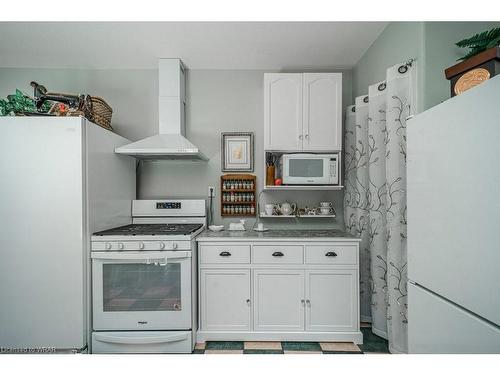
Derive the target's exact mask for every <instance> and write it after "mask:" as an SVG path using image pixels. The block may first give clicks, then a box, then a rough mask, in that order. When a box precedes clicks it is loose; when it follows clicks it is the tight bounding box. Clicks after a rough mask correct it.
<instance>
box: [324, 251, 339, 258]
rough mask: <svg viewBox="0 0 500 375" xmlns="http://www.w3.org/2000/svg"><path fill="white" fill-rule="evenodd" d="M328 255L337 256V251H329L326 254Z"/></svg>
mask: <svg viewBox="0 0 500 375" xmlns="http://www.w3.org/2000/svg"><path fill="white" fill-rule="evenodd" d="M325 256H326V257H336V256H337V253H336V252H335V251H329V252H327V253H326V254H325Z"/></svg>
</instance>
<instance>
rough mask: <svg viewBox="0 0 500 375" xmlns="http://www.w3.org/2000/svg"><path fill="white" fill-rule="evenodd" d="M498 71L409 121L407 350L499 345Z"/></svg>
mask: <svg viewBox="0 0 500 375" xmlns="http://www.w3.org/2000/svg"><path fill="white" fill-rule="evenodd" d="M499 98H500V76H498V77H495V78H492V79H490V80H489V81H487V82H485V83H483V84H481V85H480V86H477V87H475V88H473V89H470V90H469V91H467V92H465V93H463V94H461V95H459V96H456V97H454V98H452V99H450V100H447V101H446V102H444V103H442V104H440V105H438V106H436V107H433V108H431V109H429V110H427V111H425V112H423V113H421V114H419V115H417V116H415V117H414V118H412V119H411V120H409V121H408V122H407V137H408V138H407V139H408V149H407V150H408V154H407V157H408V160H407V161H408V170H407V173H408V191H407V197H408V216H407V219H408V278H409V283H408V346H409V352H410V353H500V101H499Z"/></svg>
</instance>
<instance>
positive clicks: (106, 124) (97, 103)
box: [85, 96, 113, 130]
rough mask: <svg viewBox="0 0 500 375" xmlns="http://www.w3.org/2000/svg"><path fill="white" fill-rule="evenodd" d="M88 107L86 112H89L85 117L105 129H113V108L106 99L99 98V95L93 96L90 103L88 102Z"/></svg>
mask: <svg viewBox="0 0 500 375" xmlns="http://www.w3.org/2000/svg"><path fill="white" fill-rule="evenodd" d="M86 107H87V108H86V111H85V112H87V113H86V116H85V117H87V118H88V119H89V120H90V121H92V122H94V123H96V124H97V125H99V126H102V127H103V128H105V129H109V130H113V128H112V127H111V116H112V115H113V109H112V108H111V107H110V106H109V104H108V103H106V101H105V100H104V99H102V98H99V97H98V96H91V97H90V105H89V103H87V105H86ZM89 107H90V108H89Z"/></svg>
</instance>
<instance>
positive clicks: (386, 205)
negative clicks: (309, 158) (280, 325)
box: [344, 64, 415, 353]
mask: <svg viewBox="0 0 500 375" xmlns="http://www.w3.org/2000/svg"><path fill="white" fill-rule="evenodd" d="M414 71H415V68H414V67H412V66H411V64H398V65H395V66H393V67H391V68H389V69H388V70H387V76H386V80H385V81H383V82H379V83H377V84H374V85H372V86H370V87H369V88H368V95H367V96H360V97H357V98H356V101H355V105H353V106H349V107H347V115H346V131H345V165H346V170H345V172H346V178H345V186H346V190H345V196H344V197H345V198H344V210H345V213H344V217H345V221H346V223H345V225H346V230H347V231H348V232H350V233H351V234H354V235H357V236H359V237H360V238H361V244H360V293H361V305H360V306H361V319H362V320H364V321H371V322H372V330H373V333H375V334H377V335H379V336H381V337H384V338H386V339H388V340H389V349H390V351H391V352H393V353H406V352H407V351H408V344H407V341H408V340H407V323H408V322H407V289H406V283H407V267H406V266H407V259H406V118H407V117H408V116H409V115H410V113H411V111H412V110H413V105H412V103H411V102H412V90H411V84H412V81H413V80H412V75H413V74H414Z"/></svg>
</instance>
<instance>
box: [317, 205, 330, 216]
mask: <svg viewBox="0 0 500 375" xmlns="http://www.w3.org/2000/svg"><path fill="white" fill-rule="evenodd" d="M320 210H321V215H329V214H331V213H332V209H331V208H330V207H321V208H320Z"/></svg>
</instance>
